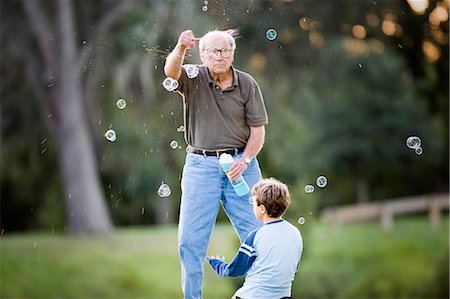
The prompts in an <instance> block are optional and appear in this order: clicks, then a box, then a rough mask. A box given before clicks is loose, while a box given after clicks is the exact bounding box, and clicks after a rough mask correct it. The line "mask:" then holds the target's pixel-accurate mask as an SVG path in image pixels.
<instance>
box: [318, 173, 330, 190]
mask: <svg viewBox="0 0 450 299" xmlns="http://www.w3.org/2000/svg"><path fill="white" fill-rule="evenodd" d="M327 183H328V180H327V178H326V177H325V176H323V175H321V176H319V177H318V178H317V180H316V185H317V187H320V188H325V186H326V185H327Z"/></svg>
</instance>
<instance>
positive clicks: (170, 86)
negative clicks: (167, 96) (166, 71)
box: [162, 77, 178, 91]
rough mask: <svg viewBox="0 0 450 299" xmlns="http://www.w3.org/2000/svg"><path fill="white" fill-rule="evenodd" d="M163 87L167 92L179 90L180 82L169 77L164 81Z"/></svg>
mask: <svg viewBox="0 0 450 299" xmlns="http://www.w3.org/2000/svg"><path fill="white" fill-rule="evenodd" d="M162 85H163V86H164V88H165V89H166V90H167V91H174V90H175V89H177V88H178V81H177V80H175V79H172V78H170V77H167V78H166V79H164V81H163V83H162Z"/></svg>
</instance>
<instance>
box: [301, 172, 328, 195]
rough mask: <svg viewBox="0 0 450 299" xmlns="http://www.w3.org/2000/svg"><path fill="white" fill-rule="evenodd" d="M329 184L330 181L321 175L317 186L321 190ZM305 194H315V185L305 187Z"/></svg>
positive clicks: (317, 180)
mask: <svg viewBox="0 0 450 299" xmlns="http://www.w3.org/2000/svg"><path fill="white" fill-rule="evenodd" d="M327 184H328V179H327V178H326V177H325V176H324V175H319V176H318V177H317V179H316V185H317V187H319V188H325V186H326V185H327ZM305 192H306V193H313V192H314V186H313V185H306V186H305Z"/></svg>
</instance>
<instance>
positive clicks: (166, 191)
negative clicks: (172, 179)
mask: <svg viewBox="0 0 450 299" xmlns="http://www.w3.org/2000/svg"><path fill="white" fill-rule="evenodd" d="M171 193H172V191H171V190H170V187H169V185H167V184H164V183H162V184H161V186H159V188H158V195H159V197H167V196H169V195H170V194H171Z"/></svg>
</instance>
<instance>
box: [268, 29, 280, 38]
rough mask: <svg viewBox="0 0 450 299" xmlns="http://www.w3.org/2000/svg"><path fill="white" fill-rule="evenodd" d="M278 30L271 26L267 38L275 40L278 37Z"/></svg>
mask: <svg viewBox="0 0 450 299" xmlns="http://www.w3.org/2000/svg"><path fill="white" fill-rule="evenodd" d="M277 35H278V34H277V31H276V30H275V29H273V28H270V29H269V30H267V31H266V38H267V39H268V40H270V41H273V40H275V39H276V38H277Z"/></svg>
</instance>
